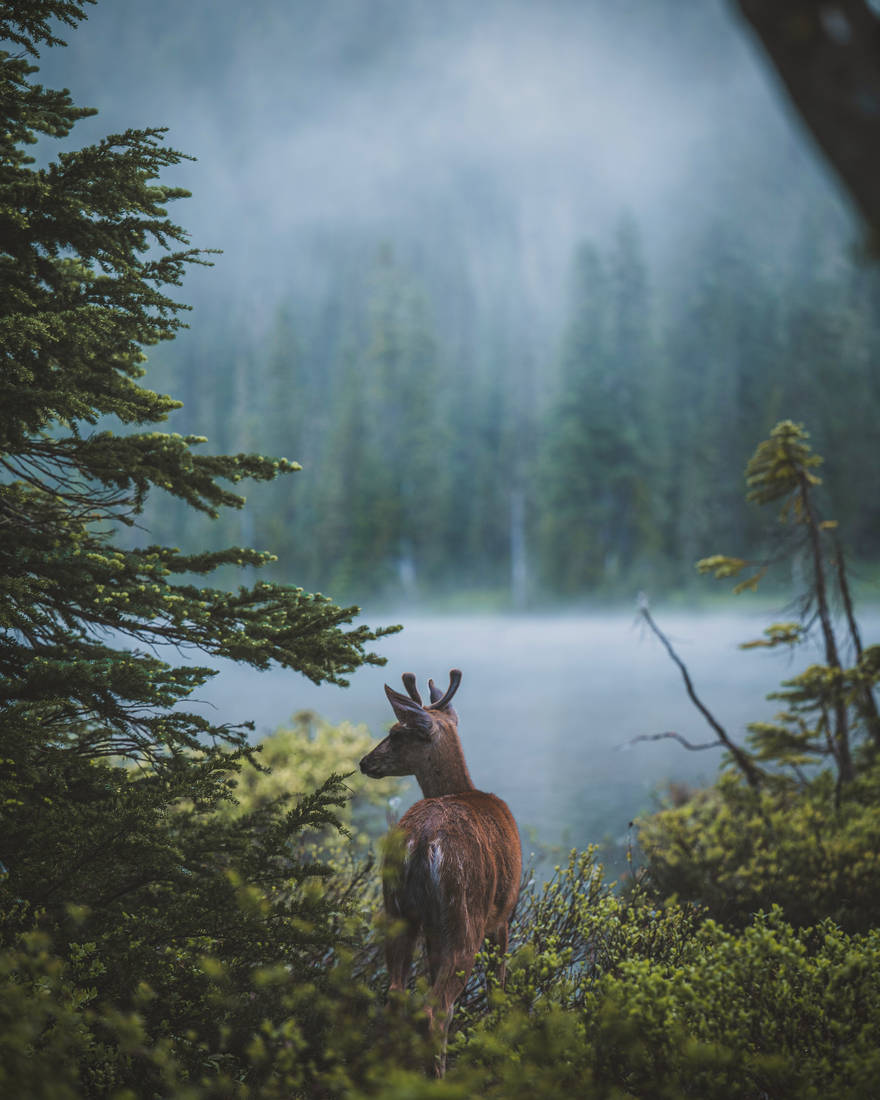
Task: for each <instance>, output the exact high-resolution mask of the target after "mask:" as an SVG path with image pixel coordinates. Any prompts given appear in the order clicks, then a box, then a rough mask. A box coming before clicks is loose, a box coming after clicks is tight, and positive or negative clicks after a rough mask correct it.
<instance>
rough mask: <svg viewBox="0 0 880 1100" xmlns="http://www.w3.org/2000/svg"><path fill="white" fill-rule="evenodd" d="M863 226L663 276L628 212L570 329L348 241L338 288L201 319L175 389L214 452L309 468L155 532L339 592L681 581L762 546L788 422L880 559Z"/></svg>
mask: <svg viewBox="0 0 880 1100" xmlns="http://www.w3.org/2000/svg"><path fill="white" fill-rule="evenodd" d="M829 238H832V239H829ZM841 238H842V234H841V233H840V230H839V229H837V230H836V231H831V230H829V228H828V227H827V226H823V225H821V224H815V223H814V224H809V225H806V226H805V227H804V229H803V232H802V236H801V241H800V244H799V246H798V247H797V248H796V249H794V250H793V251H792V252H791V254H790V255H789V258H788V261H787V265H788V266H787V267H784V266H780V264H779V263H775V264H774V265H772V266H771V265H770V264H769V262H768V263H767V264H765V265H763V266H762V261H761V258H760V257H759V256H758V257H756V256H755V254H754V251H753V250H751V249H746V248H745V247H740V246H739V245H738V241H737V237H736V234H735V232H734V230H733V229H730V230H729V231H727V230H725V228H724V227H723V226H720V225H719V226H716V227H715V228H714V229H712V230H711V231H707V232H706V233H705V234H704V235H703V238H702V239H701V240H699V241H698V242H697V243H696V244H695V245H694V247H693V249H692V250H691V254H690V257H689V259H688V261H687V263H684V262H683V263H682V264H681V265H680V267H679V269H678V270H677V271H676V272H675V273H674V274H673V276H671V277H670V276H667V277H666V278H665V279H664V280H663V281H662V282H659V281H656V280H652V277H651V272H650V271H649V268H648V265H647V263H646V261H645V258H644V255H643V248H642V243H641V240H640V233H639V228H638V226H637V225H636V223H635V222H634V221H633V220H632V219H630V218H623V219H621V222H620V224H619V225H618V227H617V230H616V233H615V235H614V239H613V241H612V243H611V244H610V246H609V247H606V248H599V247H597V246H596V245H593V244H582V245H580V246H579V247H578V248H577V249H576V250H575V254H574V257H573V261H572V271H571V278H570V291H569V301H568V303H567V311H566V320H565V321H564V323H563V324H562V326H561V331H559V332H558V333H556V335H555V337H554V336H553V334H552V333H551V334H549V335H547V336H546V337H545V335H543V334H541V333H538V334H537V335H535V333H534V332H533V331H531V329H533V328H534V327H535V325H536V324H537V322H536V321H534V318H533V317H531V316H530V314H529V307H528V302H527V300H525V299H524V297H523V295H522V291H521V288H518V289H517V290H516V291H511V290H509V288H508V292H505V290H504V285H503V280H501V281H500V282H498V284H497V286H500V287H501V289H500V290H498V293H496V294H495V295H494V297H492V296H491V295H486V294H482V295H481V294H479V293H477V291H476V290H474V291H473V293H470V292H469V290H468V286H467V285H465V286H464V287H462V286H458V285H457V286H455V287H454V288H452V289H450V286H449V283H448V280H447V281H444V280H443V279H442V278H440V277H439V275H438V272H440V271H444V270H445V271H446V272H447V273H448V272H449V271H451V270H453V269H454V267H455V264H454V263H453V262H452V261H451V260H450V261H449V262H447V263H445V264H436V263H435V264H434V266H433V268H430V267H428V266H426V265H424V264H422V265H421V267H422V271H423V273H424V274H421V273H419V267H420V265H419V262H418V259H417V258H413V259H412V262H410V260H409V259H408V260H407V261H406V262H404V261H401V260H398V259H396V258H395V255H394V252H393V250H392V248H391V247H390V246H389V245H384V246H382V247H381V248H380V249H378V251H376V250H375V249H373V248H369V247H367V246H366V245H364V244H363V242H361V243H360V244H359V245H358V246H357V247H354V246H352V247H351V248H350V249H348V250H346V249H344V248H339V249H338V250H337V257H336V261H335V265H336V266H335V274H333V275H332V276H330V277H328V278H327V279H325V285H324V287H323V289H322V291H321V293H315V294H312V295H306V296H304V297H301V298H299V299H297V300H292V301H290V302H282V304H281V305H279V306H278V307H277V309H275V310H274V312H273V311H272V310H271V309H270V308H269V307H267V306H265V305H263V306H262V307H261V309H262V311H263V313H264V315H263V316H261V315H260V311H257V315H253V314H248V313H247V312H246V311H245V310H244V309H243V308H242V309H240V310H237V311H236V310H235V309H232V310H228V311H226V312H223V311H222V310H221V309H219V308H218V310H217V312H216V315H215V316H214V317H210V315H209V314H208V315H207V316H206V311H204V310H203V311H202V314H201V315H200V316H199V317H197V320H196V321H195V331H194V332H193V333H192V334H191V335H190V336H189V337H187V339H186V340H184V341H182V342H181V344H180V346H179V347H178V348H177V349H175V353H174V354H175V358H173V359H172V358H171V357H169V356H165V357H164V358H163V357H162V356H159V357H158V364H159V368H160V369H159V370H158V372H157V373H156V375H155V377H154V378H153V381H152V385H154V386H156V387H157V388H158V387H159V386H160V385H163V384H164V383H165V382H166V381H167V388H168V389H170V390H171V391H172V392H175V393H176V394H179V395H180V396H182V397H183V399H184V402H185V408H184V411H183V413H182V414H181V421H182V422H183V423H184V424H188V425H192V429H193V430H196V429H197V428H198V430H202V431H204V430H206V429H207V431H208V432H209V434H210V446H211V447H212V448H213V447H221V448H224V449H230V450H243V451H259V452H262V453H269V454H274V455H281V456H285V457H288V458H291V459H294V460H296V461H298V462H300V463H301V464H302V466H303V468H304V469H303V472H302V473H300V474H298V475H297V476H296V477H295V478H293V479H289V480H287V479H285V480H284V481H282V482H279V483H277V484H274V485H272V486H269V487H266V488H260V489H259V490H258V491H257V492H256V494H255V495H254V496H253V498H252V499H251V501H250V502H249V504H250V505H251V506H250V507H249V508H248V509H247V510H246V511H245V512H244V513H242V514H241V515H240V516H233V517H231V518H230V519H227V520H225V521H224V524H225V525H224V524H221V525H219V526H218V527H216V528H215V529H214V530H211V528H210V527H209V525H208V524H204V525H203V526H202V527H199V528H198V529H195V528H194V527H193V520H192V519H189V518H187V519H186V520H184V513H183V509H182V508H181V510H180V511H179V512H175V510H174V509H173V508H172V509H170V510H169V509H168V508H167V506H165V505H163V508H164V509H165V510H164V511H163V512H162V514H161V515H160V514H156V513H151V514H149V517H148V523H147V526H148V527H149V528H150V529H151V530H152V531H153V532H154V533H155V534H156V535H157V536H160V537H162V538H169V539H174V540H180V539H186V540H189V539H192V540H193V541H201V542H204V541H205V540H206V539H210V540H214V541H215V543H216V544H217V545H219V544H220V543H222V542H224V541H226V540H230V539H232V540H233V541H238V542H240V543H241V544H242V545H249V544H251V542H253V543H254V544H255V545H257V546H259V547H261V548H265V549H267V550H271V551H272V552H273V553H275V554H277V555H278V558H279V563H278V565H277V566H276V567H275V568H276V570H277V573H278V575H280V576H281V577H283V578H285V579H287V578H290V579H294V580H295V581H296V583H300V584H305V585H306V586H309V587H313V588H317V589H319V590H321V591H330V592H332V593H333V594H334V595H336V596H339V597H340V598H348V597H350V596H353V595H355V594H356V595H357V596H358V598H364V597H365V596H369V595H374V596H375V595H385V596H390V597H392V598H394V597H397V598H399V597H401V596H403V597H408V598H416V597H419V596H425V595H436V594H438V593H441V594H442V593H444V592H450V591H461V590H462V589H464V590H471V591H473V590H482V591H484V592H495V593H500V594H501V595H502V597H503V598H507V594H508V593H509V594H510V595H511V596H512V599H513V602H514V603H515V604H525V603H527V602H531V603H537V602H541V601H544V600H553V599H554V598H560V597H565V598H571V597H575V598H577V597H589V596H592V595H613V594H616V593H622V592H630V591H632V589H633V588H635V587H637V586H648V587H650V588H651V589H652V590H653V591H658V590H662V589H664V588H666V589H668V588H672V587H681V586H683V585H687V584H688V583H690V579H691V577H692V575H693V568H692V563H693V561H694V560H696V559H697V558H699V557H701V556H704V555H705V554H707V553H710V552H712V550H713V548H714V547H715V546H717V545H718V544H719V543H724V544H726V545H732V544H733V543H736V544H737V545H739V544H740V543H741V542H742V539H743V534H742V533H743V531H744V530H745V532H747V535H746V542H747V543H748V545H743V546H741V549H742V550H743V551H744V552H755V551H756V550H757V549H758V548H759V546H760V544H761V543H762V541H764V539H765V536H764V534H763V529H762V527H761V525H760V522H759V520H758V519H757V517H756V516H754V515H752V514H751V513H750V512H749V511H748V510H747V509H746V507H745V505H744V504H743V501H742V496H741V492H740V471H741V470H742V468H743V465H744V463H745V461H746V459H747V458H748V455H749V453H750V451H751V448H752V446H753V440H754V438H755V435H756V434H760V433H762V432H766V431H768V430H769V428H770V427H772V425H773V424H774V423H775V422H776V421H777V420H778V419H779V418H780V416H783V415H784V416H788V417H790V418H792V419H794V420H796V421H804V422H806V423H808V424H809V425H810V427H811V431H812V434H813V438H814V440H815V443H816V446H817V448H818V449H820V450H825V451H827V452H829V453H832V454H834V455H835V459H836V461H835V463H834V466H833V468H829V469H828V471H827V472H826V479H827V483H828V488H829V490H830V496H831V497H832V498H833V499H834V500H835V502H836V505H837V508H838V512H837V515H836V518H837V519H838V520H839V521H841V523H842V530H843V532H844V535H845V538H846V540H847V542H848V544H849V546H850V548H851V551H852V552H854V553H855V554H856V555H857V556H858V557H861V558H864V559H869V558H872V557H873V556H875V555H876V546H877V539H878V535H880V502H878V501H877V499H876V494H874V493H872V491H871V486H873V485H875V484H876V483H877V479H878V477H880V448H878V447H877V445H876V424H877V422H878V417H880V380H878V375H877V371H876V369H874V367H875V363H876V361H877V358H878V355H877V352H878V348H880V294H878V290H880V286H878V275H877V274H876V272H875V271H874V269H873V268H871V267H870V266H868V265H866V264H863V263H861V262H859V261H858V260H857V259H855V258H853V257H851V256H850V255H848V254H847V252H846V251H845V247H844V244H845V242H844V241H843V240H842V239H841ZM829 256H831V257H833V258H832V259H829ZM843 471H846V473H845V474H844V473H843ZM195 522H196V523H199V522H201V521H200V520H199V519H198V517H196V519H195Z"/></svg>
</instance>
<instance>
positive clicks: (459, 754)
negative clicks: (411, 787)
mask: <svg viewBox="0 0 880 1100" xmlns="http://www.w3.org/2000/svg"><path fill="white" fill-rule="evenodd" d="M416 782H417V783H418V785H419V786H420V787H421V789H422V795H423V796H424V797H425V798H440V797H441V796H442V795H445V794H460V793H461V792H462V791H474V790H476V787H475V786H474V781H473V780H472V779H471V776H470V772H469V771H468V769H467V764H466V763H465V761H464V751H463V750H462V747H461V742H460V741H459V739H458V737H457V735H456V734H454V733H452V732H451V731H447V732H446V734H445V736H443V737H441V738H440V739H439V740H437V741H436V742H433V743H432V744H431V746H430V747H429V749H428V751H427V752H426V753H425V758H424V761H423V763H422V766H421V767H420V768H419V770H418V771H417V772H416Z"/></svg>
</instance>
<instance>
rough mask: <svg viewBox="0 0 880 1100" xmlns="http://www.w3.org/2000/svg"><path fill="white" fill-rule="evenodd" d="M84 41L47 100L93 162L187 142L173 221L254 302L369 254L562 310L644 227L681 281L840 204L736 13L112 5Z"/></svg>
mask: <svg viewBox="0 0 880 1100" xmlns="http://www.w3.org/2000/svg"><path fill="white" fill-rule="evenodd" d="M68 41H69V42H70V44H71V47H70V49H68V50H66V51H62V50H55V51H46V52H45V54H44V57H43V60H42V66H43V79H45V80H46V82H47V83H54V84H58V83H65V84H67V85H69V86H70V87H71V89H72V91H73V93H74V96H75V98H76V100H77V102H81V103H86V104H92V105H95V106H97V107H99V108H100V111H101V114H100V116H99V117H98V118H97V119H95V120H91V121H89V122H87V123H84V124H82V125H81V126H80V127H78V140H79V141H80V142H83V141H85V140H90V139H92V138H93V137H96V136H98V135H99V134H103V133H106V132H108V131H112V130H119V129H121V128H123V127H125V126H128V125H148V124H152V125H167V126H169V127H170V134H169V140H170V141H171V142H172V143H173V144H174V145H176V146H177V147H179V148H181V149H183V150H184V151H186V152H189V153H191V154H193V155H194V156H196V157H198V163H197V164H194V165H187V166H186V167H184V168H182V169H180V170H179V172H178V176H179V178H180V180H181V182H183V183H184V184H185V185H187V186H189V187H190V188H191V189H192V190H193V192H194V194H195V198H194V200H193V201H191V202H188V203H186V204H184V205H183V206H181V207H178V208H177V209H176V211H175V212H176V213H177V215H178V216H179V217H180V218H181V220H182V221H183V222H184V223H185V224H186V225H187V226H188V227H189V228H191V230H192V231H193V238H194V240H195V241H196V243H198V244H202V245H206V246H213V247H219V248H223V249H224V250H225V251H226V256H225V257H224V258H223V259H222V260H221V261H220V265H219V266H220V270H221V272H222V273H223V275H222V277H223V279H224V281H225V280H230V281H232V282H233V284H235V283H238V282H244V280H245V279H253V277H254V276H255V273H258V272H259V273H262V275H263V276H264V278H263V279H261V280H260V281H261V283H263V284H264V285H265V284H266V283H270V284H276V285H277V284H279V283H282V284H283V283H286V282H288V281H292V282H293V283H295V282H296V279H297V277H298V276H297V274H296V269H297V265H298V264H299V265H302V264H303V263H304V262H305V261H308V262H311V263H315V262H316V259H315V257H316V256H320V254H321V250H322V249H324V250H326V249H327V247H328V245H327V241H328V238H333V237H337V236H339V235H340V234H342V233H345V232H347V233H349V234H350V235H354V234H362V235H363V236H364V237H366V238H370V237H373V238H376V239H379V238H381V237H387V238H388V239H391V240H395V241H397V242H398V243H399V244H400V246H401V247H402V249H403V252H404V254H406V253H407V250H409V251H410V253H411V254H412V255H413V257H414V262H415V263H418V262H419V259H418V258H419V255H420V253H425V252H427V253H431V251H432V250H435V251H436V249H437V247H438V246H445V245H447V244H448V243H449V241H450V239H454V240H455V242H456V246H457V247H458V248H459V249H460V251H461V252H462V254H463V255H465V256H467V264H468V266H469V267H470V268H471V269H473V270H474V271H476V272H477V273H478V274H477V278H478V279H479V277H480V276H479V272H480V271H483V270H485V272H491V270H492V267H493V265H500V266H501V267H502V268H503V267H504V266H505V265H508V264H509V263H510V262H511V260H510V257H511V254H513V253H515V254H516V256H517V261H516V262H517V263H518V264H519V266H520V268H521V269H522V276H523V278H524V279H525V280H526V282H527V283H531V284H532V287H533V290H534V293H535V294H536V295H538V297H540V296H541V294H542V293H546V294H548V295H557V294H558V289H559V286H560V285H561V280H562V279H563V278H564V277H565V274H566V271H567V263H568V258H569V257H570V254H571V250H572V248H573V247H574V245H575V244H576V243H577V241H578V240H580V239H581V238H583V237H585V236H586V237H594V238H597V239H598V240H599V241H600V243H604V242H605V241H607V240H608V239H609V238H610V235H611V231H612V227H613V224H614V223H615V221H616V220H617V218H618V217H619V216H620V213H621V212H622V211H624V210H628V211H630V212H632V213H633V214H634V215H635V216H636V218H637V219H638V220H639V222H640V223H641V225H642V227H643V230H644V233H645V239H646V246H647V249H648V252H649V255H650V256H651V258H652V259H653V260H654V261H655V262H656V263H657V264H658V265H660V266H663V265H669V264H670V263H673V264H674V259H673V258H674V256H675V254H676V253H677V251H678V250H679V249H680V248H681V247H685V246H686V244H687V241H688V239H689V235H692V234H693V233H694V231H695V230H697V229H698V228H699V227H700V226H702V225H703V224H704V223H705V222H706V221H707V220H711V219H717V218H721V219H722V220H723V219H724V218H728V219H733V220H734V221H737V222H738V223H742V224H743V227H744V228H743V231H744V232H746V233H747V234H749V235H750V237H751V239H753V241H754V247H756V248H758V249H761V248H763V249H765V250H766V251H767V255H768V262H771V260H772V256H773V255H774V250H775V251H776V252H778V251H779V250H780V249H784V248H785V247H786V240H787V237H786V234H788V235H789V236H791V234H792V233H794V232H795V227H796V225H797V223H798V219H800V218H802V217H803V213H804V210H805V209H807V208H811V209H813V210H815V209H816V206H817V195H820V196H821V195H826V196H827V195H828V194H830V192H831V188H830V187H829V185H828V182H827V173H826V171H825V169H824V166H822V165H820V164H819V162H818V158H817V157H816V156H815V155H814V153H813V151H812V149H811V148H809V146H808V143H807V142H806V141H805V139H804V137H803V135H802V132H801V129H800V126H799V124H798V123H797V121H796V120H794V119H793V118H792V117H791V115H790V113H789V111H788V110H787V108H786V107H785V105H784V104H783V102H782V99H781V96H780V94H779V92H778V90H777V88H776V84H775V78H774V77H773V76H772V75H771V74H769V73H768V71H767V70H766V69H765V67H764V65H763V63H762V61H761V59H760V56H759V53H758V50H757V48H756V46H755V44H754V43H753V42H752V41H751V40H750V39H749V37H748V36H747V33H746V31H745V29H744V28H743V27H741V26H739V25H738V24H736V23H735V22H734V21H733V20H732V18H731V17H730V14H729V12H728V9H727V6H726V5H724V4H722V3H721V2H720V0H674V2H672V0H668V2H666V3H663V2H661V0H650V2H649V0H618V2H616V3H615V4H613V5H608V4H607V3H599V2H591V0H578V2H574V0H541V2H538V0H494V2H492V0H486V2H484V3H481V4H478V5H475V4H473V3H465V2H461V0H431V2H427V0H322V2H321V3H315V2H314V0H292V2H291V0H254V2H252V3H249V4H248V5H246V6H243V5H240V4H233V3H231V2H229V0H176V2H174V3H171V2H170V0H149V3H147V2H146V0H113V3H108V2H106V0H105V2H103V3H100V4H99V5H98V7H97V8H96V9H95V10H94V12H93V13H92V14H91V15H90V18H89V21H88V22H87V23H86V24H84V25H83V26H82V27H81V28H80V29H79V30H77V31H75V32H72V33H71V34H70V35H68ZM820 205H821V203H820ZM825 205H829V206H833V205H834V203H833V202H832V203H830V204H829V203H828V201H827V199H826V202H825ZM318 262H319V261H318ZM299 277H300V278H301V277H302V275H300V276H299ZM199 278H200V279H201V280H204V276H200V277H199ZM217 278H218V276H217V275H216V274H212V275H211V276H210V282H209V283H208V285H209V286H212V287H214V288H215V289H216V287H217V286H218V285H219V283H218V282H217ZM198 282H199V279H196V285H198Z"/></svg>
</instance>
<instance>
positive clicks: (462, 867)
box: [384, 790, 522, 952]
mask: <svg viewBox="0 0 880 1100" xmlns="http://www.w3.org/2000/svg"><path fill="white" fill-rule="evenodd" d="M397 829H398V830H399V833H400V840H401V848H400V849H399V852H400V855H399V857H398V859H399V860H400V862H399V863H398V864H397V866H396V867H389V873H388V874H386V876H385V880H384V894H385V907H386V910H387V911H388V914H389V916H394V917H402V918H403V919H404V920H407V921H409V922H417V923H420V924H421V925H422V926H423V927H424V928H425V930H426V931H430V930H431V929H434V930H437V931H442V932H443V933H444V934H445V935H446V936H448V937H449V938H450V939H451V940H453V941H457V942H458V943H459V944H460V947H461V949H462V950H464V951H466V952H474V951H477V950H479V948H480V945H481V943H482V941H483V939H484V938H485V936H486V935H487V934H489V933H491V932H493V931H494V930H495V929H496V928H498V927H499V926H501V925H502V924H506V923H507V921H508V920H509V919H510V915H511V913H512V911H513V908H514V905H515V904H516V899H517V894H518V892H519V884H520V876H521V873H522V855H521V851H520V841H519V830H518V829H517V827H516V822H515V821H514V819H513V815H512V814H511V812H510V810H509V809H508V808H507V805H506V804H505V803H504V802H502V800H501V799H500V798H497V797H496V796H495V795H494V794H488V793H486V792H484V791H477V790H472V791H463V792H461V793H459V794H451V795H444V796H441V797H439V798H425V799H422V800H421V801H420V802H416V803H415V805H414V806H412V807H411V808H410V809H409V810H407V812H406V813H405V814H404V815H403V817H402V818H401V819H400V821H399V822H398V824H397ZM389 862H390V863H393V862H394V857H392V858H391V860H390V861H389Z"/></svg>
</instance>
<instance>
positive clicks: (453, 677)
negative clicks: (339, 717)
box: [360, 668, 474, 798]
mask: <svg viewBox="0 0 880 1100" xmlns="http://www.w3.org/2000/svg"><path fill="white" fill-rule="evenodd" d="M460 683H461V672H460V670H459V669H457V668H454V669H452V670H451V672H450V673H449V687H448V688H447V689H446V691H445V692H441V691H440V689H439V688H438V687H437V686H436V685H435V683H434V681H433V680H429V681H428V689H429V691H430V693H431V702H430V703H428V704H427V706H425V705H424V704H423V703H422V697H421V695H420V694H419V689H418V688H417V687H416V678H415V676H414V675H413V674H412V673H411V672H405V673H404V674H403V686H404V687H405V688H406V690H407V694H406V695H402V694H401V693H400V692H399V691H394V689H393V688H390V687H389V686H388V685H387V684H386V685H385V694H386V695H387V696H388V702H389V703H390V704H391V707H392V710H393V711H394V714H395V717H396V718H397V721H396V722H395V724H394V725H393V726H392V727H391V729H390V730H389V731H388V736H387V737H386V738H385V740H384V741H380V742H379V744H378V745H377V746H376V747H375V748H374V749H373V751H372V752H370V753H367V755H366V756H365V757H364V758H363V760H361V764H360V768H361V771H362V772H363V773H364V775H368V776H369V777H370V778H371V779H382V778H383V777H384V776H387V775H414V776H415V777H416V779H417V780H418V784H419V786H420V787H421V788H422V793H423V794H424V795H425V797H426V798H434V797H437V796H439V795H441V794H454V793H456V792H457V791H462V790H473V789H474V785H473V783H472V782H471V777H470V775H469V774H468V770H467V766H466V765H465V762H464V753H463V752H462V749H461V742H460V741H459V739H458V732H457V727H458V715H457V714H456V713H455V711H454V710H453V708H452V706H451V703H452V697H453V695H455V693H456V691H458V685H459V684H460Z"/></svg>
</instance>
